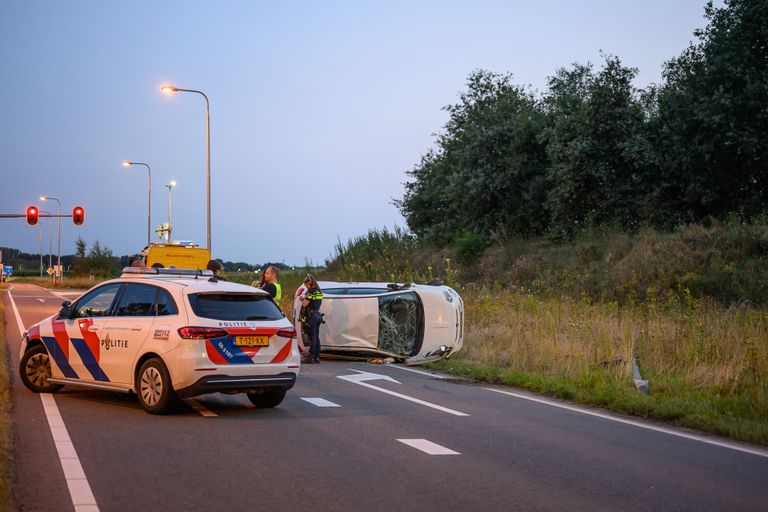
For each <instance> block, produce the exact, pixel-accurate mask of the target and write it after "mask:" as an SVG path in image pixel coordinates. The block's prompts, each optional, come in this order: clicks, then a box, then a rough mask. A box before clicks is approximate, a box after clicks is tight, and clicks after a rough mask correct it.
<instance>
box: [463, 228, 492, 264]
mask: <svg viewBox="0 0 768 512" xmlns="http://www.w3.org/2000/svg"><path fill="white" fill-rule="evenodd" d="M486 247H488V241H487V240H486V239H485V237H484V236H483V235H481V234H480V233H476V232H474V231H465V232H464V234H463V235H461V236H460V237H459V238H458V239H457V240H456V259H457V260H458V262H459V263H462V264H464V265H468V264H470V263H472V262H473V261H475V259H476V258H477V257H478V256H480V254H482V252H483V251H484V250H485V249H486Z"/></svg>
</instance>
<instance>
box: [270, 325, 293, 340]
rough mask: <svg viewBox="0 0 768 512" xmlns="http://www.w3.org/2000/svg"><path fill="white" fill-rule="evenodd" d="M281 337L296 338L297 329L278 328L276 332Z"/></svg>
mask: <svg viewBox="0 0 768 512" xmlns="http://www.w3.org/2000/svg"><path fill="white" fill-rule="evenodd" d="M275 334H277V335H278V336H280V337H281V338H295V337H296V329H294V328H293V327H285V328H283V329H278V330H277V332H276V333H275Z"/></svg>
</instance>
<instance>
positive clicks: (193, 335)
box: [179, 327, 229, 340]
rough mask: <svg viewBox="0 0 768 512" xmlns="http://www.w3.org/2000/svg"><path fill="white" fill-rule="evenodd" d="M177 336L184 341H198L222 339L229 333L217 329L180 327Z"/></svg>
mask: <svg viewBox="0 0 768 512" xmlns="http://www.w3.org/2000/svg"><path fill="white" fill-rule="evenodd" d="M179 336H181V337H182V338H184V339H185V340H199V339H211V338H224V337H226V336H229V333H228V332H227V330H226V329H221V328H219V327H182V328H180V329H179Z"/></svg>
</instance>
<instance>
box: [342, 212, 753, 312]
mask: <svg viewBox="0 0 768 512" xmlns="http://www.w3.org/2000/svg"><path fill="white" fill-rule="evenodd" d="M456 256H457V254H456V250H455V249H451V248H442V249H437V248H431V247H425V246H421V245H418V244H417V243H416V242H415V241H414V240H413V239H412V238H411V237H410V235H408V233H406V232H403V231H402V230H400V229H397V228H396V229H395V230H392V231H389V230H387V229H383V230H372V231H370V232H369V233H368V234H367V235H365V236H361V237H357V238H354V239H352V240H350V241H349V242H347V243H346V244H342V243H339V244H337V247H336V251H335V254H334V256H333V257H332V258H331V260H330V261H329V262H328V263H327V269H328V273H329V274H330V275H332V276H334V277H336V278H340V279H382V280H393V281H409V280H414V281H426V280H430V279H433V278H441V279H443V280H445V281H450V282H453V283H457V284H461V285H462V286H465V287H472V286H494V285H499V286H502V287H504V288H508V289H514V290H517V291H521V292H524V293H534V294H536V295H537V296H539V297H572V298H579V299H581V298H585V297H586V298H588V299H590V300H592V301H606V300H607V301H616V302H618V303H619V304H622V305H624V304H636V303H642V302H647V301H664V300H667V299H670V298H675V299H684V298H685V297H687V296H691V297H693V298H695V299H700V298H710V299H712V300H715V301H717V302H719V303H720V304H722V305H725V306H729V305H731V304H747V305H762V304H768V264H766V263H768V221H766V220H762V221H756V222H753V223H740V222H727V223H723V222H713V223H712V224H711V225H709V226H701V225H688V226H684V227H682V228H680V229H679V230H677V231H676V232H674V233H661V232H657V231H653V230H645V231H641V232H640V233H638V234H635V235H631V234H627V233H623V232H620V231H617V230H614V229H610V228H604V229H595V230H592V231H590V232H585V233H583V234H582V235H581V236H580V237H578V238H576V239H574V240H572V241H569V242H556V241H551V240H547V239H542V238H536V239H505V240H501V241H497V242H496V243H492V244H490V245H489V246H488V248H487V249H485V251H484V252H482V254H480V255H479V256H478V257H477V258H475V259H474V260H471V261H468V262H465V260H464V258H459V259H457V258H456Z"/></svg>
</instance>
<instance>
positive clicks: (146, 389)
mask: <svg viewBox="0 0 768 512" xmlns="http://www.w3.org/2000/svg"><path fill="white" fill-rule="evenodd" d="M139 387H140V391H141V399H142V400H143V401H144V403H145V404H147V405H155V404H156V403H157V402H158V401H159V400H160V397H161V396H162V394H163V378H162V377H161V376H160V372H159V371H157V368H155V367H152V366H150V367H149V368H147V369H146V370H144V373H143V374H142V375H141V385H140V386H139Z"/></svg>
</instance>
